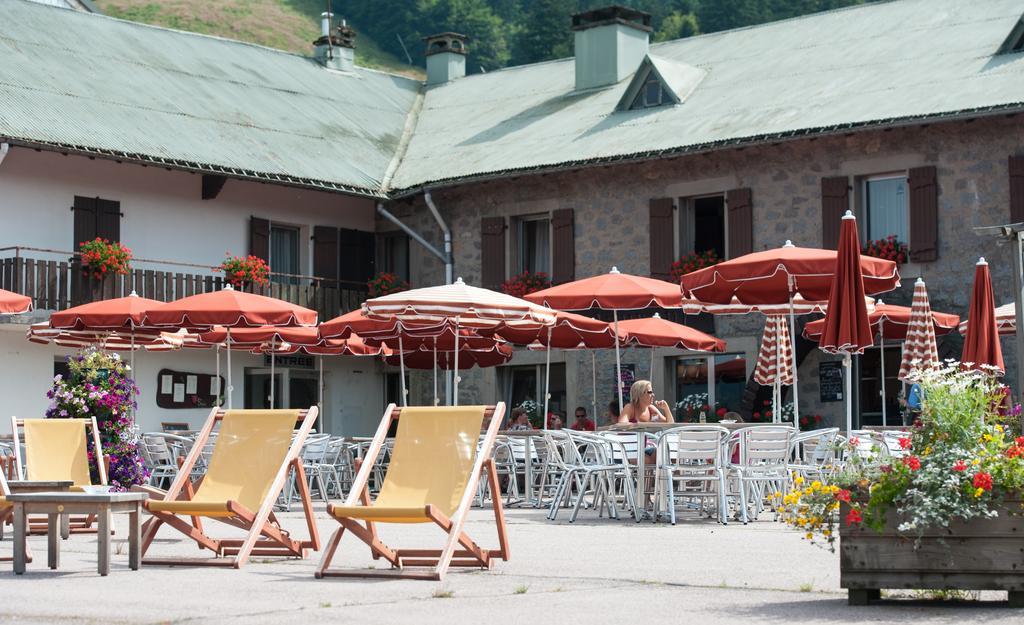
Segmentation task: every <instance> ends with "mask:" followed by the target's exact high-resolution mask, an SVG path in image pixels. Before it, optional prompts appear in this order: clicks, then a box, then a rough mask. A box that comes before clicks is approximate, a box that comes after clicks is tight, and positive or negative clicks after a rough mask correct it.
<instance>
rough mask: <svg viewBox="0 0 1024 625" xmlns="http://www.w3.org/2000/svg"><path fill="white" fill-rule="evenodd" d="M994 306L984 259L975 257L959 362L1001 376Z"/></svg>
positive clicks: (1000, 357)
mask: <svg viewBox="0 0 1024 625" xmlns="http://www.w3.org/2000/svg"><path fill="white" fill-rule="evenodd" d="M995 308H996V307H995V298H994V296H993V295H992V278H991V276H990V275H989V271H988V263H987V262H985V259H984V258H979V259H978V263H977V265H975V267H974V287H973V288H972V289H971V308H970V312H969V313H968V317H967V318H968V319H969V320H970V324H969V325H968V327H967V335H966V336H965V337H964V351H963V355H962V356H961V358H960V362H961V363H963V365H964V366H965V367H967V368H970V369H979V370H981V371H985V373H988V374H990V375H991V374H994V373H996V372H998V373H997V374H998V375H1003V373H1005V372H1006V365H1004V364H1003V348H1002V346H1001V345H1000V344H999V332H998V330H997V329H996V311H995ZM990 368H991V369H990ZM993 369H994V371H993Z"/></svg>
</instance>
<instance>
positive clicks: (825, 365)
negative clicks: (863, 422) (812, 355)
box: [818, 360, 843, 403]
mask: <svg viewBox="0 0 1024 625" xmlns="http://www.w3.org/2000/svg"><path fill="white" fill-rule="evenodd" d="M818 388H819V390H820V392H821V401H822V402H823V403H824V402H829V401H843V363H842V362H841V361H838V360H833V361H829V362H819V363H818Z"/></svg>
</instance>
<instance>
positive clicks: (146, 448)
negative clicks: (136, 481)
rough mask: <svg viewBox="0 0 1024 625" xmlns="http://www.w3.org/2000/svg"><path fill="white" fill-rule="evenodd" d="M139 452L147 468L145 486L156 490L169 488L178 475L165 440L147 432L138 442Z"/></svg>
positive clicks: (175, 461)
mask: <svg viewBox="0 0 1024 625" xmlns="http://www.w3.org/2000/svg"><path fill="white" fill-rule="evenodd" d="M139 451H140V452H142V458H143V460H145V461H146V465H147V466H148V467H149V481H148V482H147V484H149V485H150V486H155V487H156V488H162V489H167V488H169V487H170V485H171V482H173V481H174V478H175V476H177V475H178V463H177V459H176V458H175V455H174V452H173V451H171V448H170V446H169V445H168V444H167V439H166V438H164V437H163V436H154V435H152V434H151V433H149V432H147V433H145V434H143V435H142V438H141V440H140V441H139Z"/></svg>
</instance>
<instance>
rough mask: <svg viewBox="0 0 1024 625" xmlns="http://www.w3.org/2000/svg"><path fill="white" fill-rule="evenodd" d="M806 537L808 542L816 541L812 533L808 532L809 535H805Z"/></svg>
mask: <svg viewBox="0 0 1024 625" xmlns="http://www.w3.org/2000/svg"><path fill="white" fill-rule="evenodd" d="M804 537H805V538H806V539H807V540H814V534H812V533H811V532H807V534H805V536H804Z"/></svg>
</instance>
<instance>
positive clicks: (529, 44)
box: [512, 0, 579, 65]
mask: <svg viewBox="0 0 1024 625" xmlns="http://www.w3.org/2000/svg"><path fill="white" fill-rule="evenodd" d="M578 8H579V7H578V4H577V2H576V0H534V1H533V2H529V3H528V6H527V7H526V10H525V11H524V12H523V18H522V21H521V22H520V24H519V29H518V30H517V33H516V38H515V46H514V50H513V52H514V53H513V56H512V58H513V62H514V63H515V64H516V65H521V64H524V63H536V62H537V61H546V60H548V59H557V58H563V57H567V56H572V39H573V35H572V31H571V30H570V29H569V26H570V24H571V17H572V14H573V13H575V12H576V11H577V10H578Z"/></svg>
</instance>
